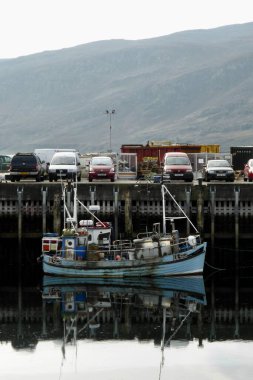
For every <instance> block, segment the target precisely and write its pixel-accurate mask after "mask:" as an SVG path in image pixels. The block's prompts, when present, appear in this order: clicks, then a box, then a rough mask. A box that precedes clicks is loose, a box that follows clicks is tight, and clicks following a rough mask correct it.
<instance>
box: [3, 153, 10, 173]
mask: <svg viewBox="0 0 253 380" xmlns="http://www.w3.org/2000/svg"><path fill="white" fill-rule="evenodd" d="M10 164H11V156H8V155H4V154H1V155H0V172H7V171H8V170H9V168H10Z"/></svg>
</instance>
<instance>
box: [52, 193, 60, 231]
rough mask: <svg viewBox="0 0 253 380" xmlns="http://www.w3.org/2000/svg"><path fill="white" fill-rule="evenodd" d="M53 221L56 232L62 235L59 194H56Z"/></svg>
mask: <svg viewBox="0 0 253 380" xmlns="http://www.w3.org/2000/svg"><path fill="white" fill-rule="evenodd" d="M53 220H54V222H53V223H54V232H57V233H58V234H60V233H61V195H60V194H59V193H56V194H54V206H53Z"/></svg>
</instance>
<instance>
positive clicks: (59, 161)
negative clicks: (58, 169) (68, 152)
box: [51, 156, 75, 165]
mask: <svg viewBox="0 0 253 380" xmlns="http://www.w3.org/2000/svg"><path fill="white" fill-rule="evenodd" d="M51 165H75V157H70V156H56V157H53V159H52V161H51Z"/></svg>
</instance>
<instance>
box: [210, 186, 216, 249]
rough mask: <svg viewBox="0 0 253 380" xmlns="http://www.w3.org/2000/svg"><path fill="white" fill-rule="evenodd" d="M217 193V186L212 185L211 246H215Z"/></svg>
mask: <svg viewBox="0 0 253 380" xmlns="http://www.w3.org/2000/svg"><path fill="white" fill-rule="evenodd" d="M215 195H216V188H215V187H212V186H211V187H210V198H211V207H210V213H211V247H212V248H213V247H214V236H215Z"/></svg>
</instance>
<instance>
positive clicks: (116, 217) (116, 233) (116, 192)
mask: <svg viewBox="0 0 253 380" xmlns="http://www.w3.org/2000/svg"><path fill="white" fill-rule="evenodd" d="M113 210H114V211H113V213H114V239H115V240H117V239H118V238H119V226H118V224H119V189H118V188H117V189H115V188H114V202H113Z"/></svg>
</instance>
